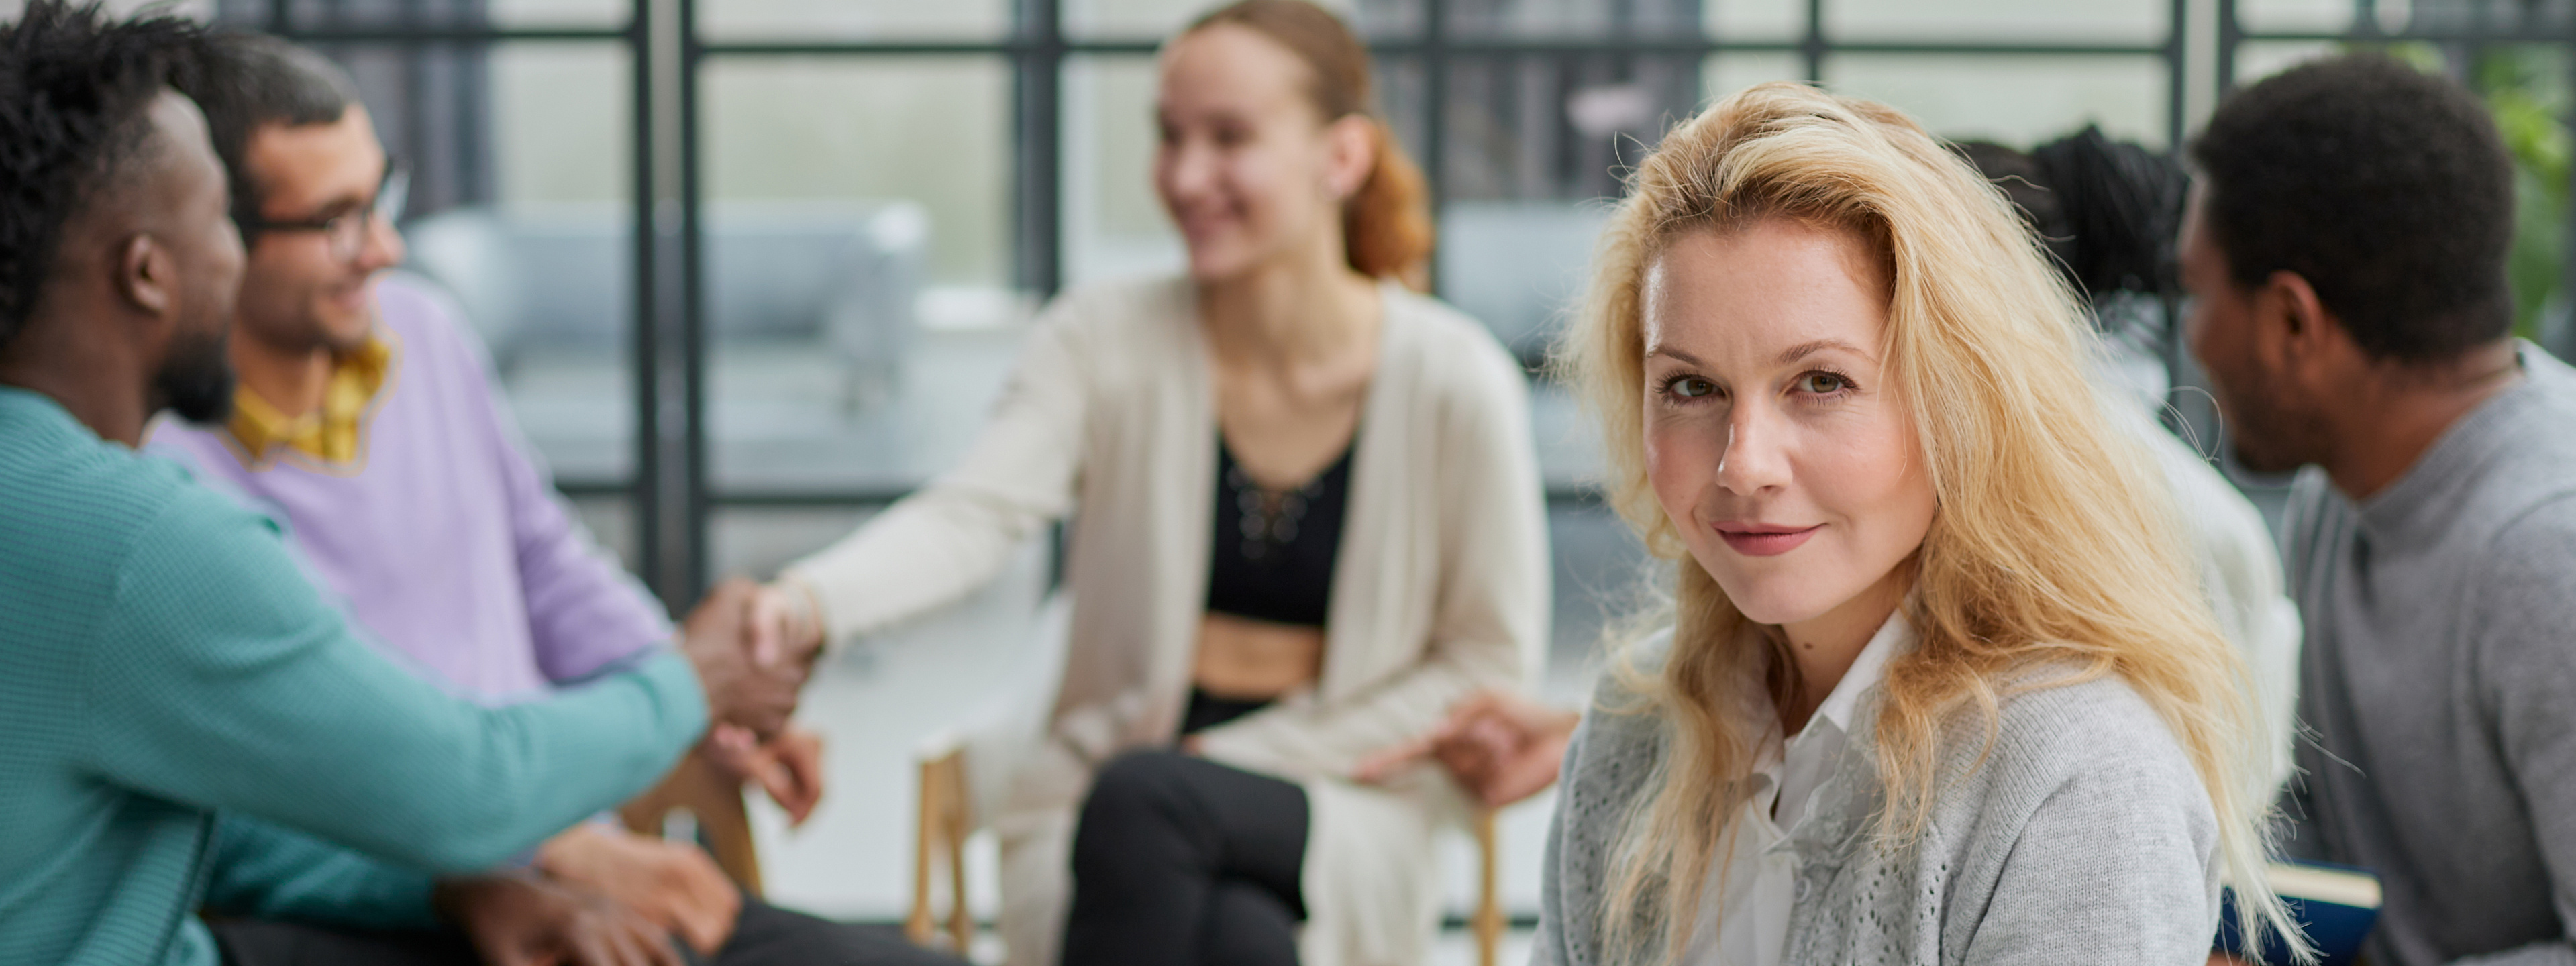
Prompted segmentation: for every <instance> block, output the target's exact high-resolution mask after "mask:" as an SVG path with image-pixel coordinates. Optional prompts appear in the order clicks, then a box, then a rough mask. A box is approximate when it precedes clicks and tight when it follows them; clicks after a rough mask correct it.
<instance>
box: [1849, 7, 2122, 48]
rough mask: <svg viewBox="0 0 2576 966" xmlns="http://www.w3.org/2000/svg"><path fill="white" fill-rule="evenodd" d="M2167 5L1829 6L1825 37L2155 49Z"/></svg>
mask: <svg viewBox="0 0 2576 966" xmlns="http://www.w3.org/2000/svg"><path fill="white" fill-rule="evenodd" d="M2172 17H2173V5H2172V4H2171V3H2170V2H2167V0H2086V2H2084V3H2066V2H2064V0H1979V2H1977V3H1973V4H1956V3H1920V2H1915V0H1834V2H1832V3H1829V4H1826V5H1825V35H1826V36H1827V37H1831V38H1833V39H1835V40H1855V41H1857V40H1870V41H1893V42H1904V41H1931V40H1946V41H2020V42H2044V41H2069V42H2083V43H2140V44H2152V43H2161V42H2163V40H2164V38H2165V34H2166V33H2167V31H2168V29H2169V28H2170V26H2171V23H2172Z"/></svg>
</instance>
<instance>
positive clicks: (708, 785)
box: [617, 750, 761, 898]
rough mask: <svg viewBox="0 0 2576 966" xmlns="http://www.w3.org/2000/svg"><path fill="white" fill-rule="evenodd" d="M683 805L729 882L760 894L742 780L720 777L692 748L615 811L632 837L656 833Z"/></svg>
mask: <svg viewBox="0 0 2576 966" xmlns="http://www.w3.org/2000/svg"><path fill="white" fill-rule="evenodd" d="M681 809H687V810H688V812H689V814H690V816H691V817H692V818H694V819H695V820H696V823H697V827H698V831H699V838H700V839H701V840H702V841H703V844H704V845H705V846H706V849H707V854H709V855H711V856H713V857H714V858H715V860H716V867H717V868H720V869H723V870H724V872H725V875H726V876H728V877H730V878H732V879H733V881H734V884H736V885H739V886H741V887H742V889H743V891H744V892H747V893H749V894H751V895H752V896H753V897H755V898H757V897H758V896H759V895H760V885H761V883H760V853H759V849H758V848H757V847H755V846H754V845H753V843H752V838H751V813H750V812H749V811H748V810H747V809H745V808H744V806H743V803H742V784H741V783H740V782H736V781H733V780H731V779H728V778H726V777H725V776H724V774H723V773H722V772H719V771H717V770H716V767H715V766H714V765H712V764H709V763H708V762H707V760H706V759H704V758H701V757H699V756H698V753H697V752H696V751H695V750H692V751H690V752H689V754H688V755H687V756H686V757H683V758H681V759H680V764H679V766H678V767H676V768H673V769H671V773H670V774H669V775H667V776H665V777H664V778H663V779H662V783H661V784H659V785H655V786H653V789H652V790H651V791H647V792H645V793H644V794H643V795H641V796H639V797H637V798H636V799H635V800H634V801H631V802H628V803H626V804H625V805H623V806H620V807H619V808H618V809H617V814H618V818H619V820H620V821H621V822H622V823H623V824H624V825H625V826H626V828H627V830H628V831H630V832H634V833H635V834H637V835H650V836H656V837H659V836H660V835H661V834H662V830H663V825H664V821H665V819H667V818H669V817H670V815H671V814H672V813H674V812H677V811H679V810H681Z"/></svg>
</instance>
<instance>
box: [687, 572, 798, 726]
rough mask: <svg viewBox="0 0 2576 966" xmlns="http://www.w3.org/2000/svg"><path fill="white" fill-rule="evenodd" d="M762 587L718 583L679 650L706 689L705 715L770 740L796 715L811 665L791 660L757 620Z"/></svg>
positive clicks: (702, 603) (694, 616)
mask: <svg viewBox="0 0 2576 966" xmlns="http://www.w3.org/2000/svg"><path fill="white" fill-rule="evenodd" d="M760 592H761V588H760V586H759V585H757V584H754V583H752V582H750V581H748V580H743V579H741V578H738V577H737V578H732V579H728V580H726V581H725V582H724V583H721V584H718V585H716V588H715V590H714V591H712V592H710V593H708V594H707V598H706V599H705V600H703V601H700V602H699V603H698V607H697V609H696V610H693V611H690V612H689V617H688V620H686V621H684V622H682V624H681V642H680V650H681V652H682V653H683V654H685V655H687V656H688V658H689V663H690V664H692V665H695V666H696V668H697V671H698V682H699V684H700V685H701V686H703V687H704V688H706V695H707V717H708V719H709V721H710V722H711V723H715V724H735V725H741V726H743V727H745V728H748V729H750V730H751V732H752V734H754V735H756V736H760V737H763V738H766V737H768V736H770V735H774V734H777V733H778V731H779V729H781V728H784V727H786V725H787V717H788V716H789V715H791V714H794V713H795V712H796V690H797V688H799V687H801V686H803V685H804V683H805V672H806V670H807V668H808V667H809V664H808V663H807V662H805V661H802V660H790V659H788V657H789V655H788V654H787V651H786V648H785V647H784V646H783V645H782V644H780V643H779V642H778V641H777V640H776V639H775V638H774V637H772V636H771V631H772V630H774V627H773V628H769V629H764V628H763V627H762V624H761V622H760V621H756V620H754V619H753V618H754V608H753V602H754V600H755V599H756V598H757V597H758V596H759V595H760Z"/></svg>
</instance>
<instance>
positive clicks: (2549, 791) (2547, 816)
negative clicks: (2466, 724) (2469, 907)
mask: <svg viewBox="0 0 2576 966" xmlns="http://www.w3.org/2000/svg"><path fill="white" fill-rule="evenodd" d="M2487 560H2488V563H2489V567H2488V568H2487V572H2486V573H2485V574H2484V575H2483V577H2482V579H2480V580H2478V581H2476V582H2475V585H2476V586H2478V587H2479V588H2480V590H2479V592H2478V593H2479V598H2480V599H2479V601H2478V606H2477V607H2475V608H2473V609H2472V613H2475V614H2477V615H2478V624H2477V626H2476V629H2475V630H2474V631H2473V637H2472V646H2473V647H2474V649H2475V653H2476V654H2477V660H2478V664H2479V668H2480V673H2479V677H2480V679H2481V680H2482V681H2483V685H2482V686H2483V688H2484V690H2485V692H2486V703H2487V706H2488V707H2487V720H2488V723H2489V726H2490V727H2492V728H2493V729H2494V734H2495V736H2496V740H2497V744H2498V747H2499V748H2500V750H2501V751H2502V752H2503V753H2504V758H2505V761H2506V764H2507V766H2508V767H2510V768H2511V769H2512V771H2513V781H2514V784H2515V785H2516V786H2518V787H2519V788H2520V790H2521V792H2522V800H2523V805H2524V807H2523V813H2524V814H2526V815H2529V816H2530V817H2531V823H2532V836H2533V838H2534V840H2535V843H2536V844H2537V845H2538V846H2539V848H2540V857H2541V861H2542V862H2543V863H2544V864H2546V866H2547V868H2548V871H2549V889H2550V897H2549V898H2550V906H2551V907H2552V908H2553V909H2555V910H2556V911H2557V913H2558V922H2559V927H2560V929H2561V930H2562V933H2561V935H2559V936H2557V937H2555V938H2552V939H2549V940H2545V941H2542V942H2537V943H2531V944H2528V945H2524V946H2520V947H2516V948H2514V949H2511V950H2507V951H2504V952H2501V953H2494V954H2490V955H2485V956H2479V957H2474V958H2472V959H2466V960H2461V962H2463V963H2476V964H2480V966H2541V964H2552V966H2561V964H2570V963H2576V698H2571V696H2576V493H2571V494H2567V495H2563V496H2560V497H2559V498H2557V499H2555V500H2553V501H2550V502H2548V503H2544V504H2542V505H2541V506H2540V507H2538V508H2537V509H2535V510H2533V511H2531V512H2529V513H2527V514H2525V515H2524V517H2523V518H2522V519H2521V520H2518V521H2516V522H2515V523H2514V524H2512V525H2510V526H2507V527H2505V528H2504V530H2503V532H2502V534H2501V536H2499V538H2498V539H2497V542H2496V546H2495V549H2494V552H2493V553H2490V554H2488V557H2487Z"/></svg>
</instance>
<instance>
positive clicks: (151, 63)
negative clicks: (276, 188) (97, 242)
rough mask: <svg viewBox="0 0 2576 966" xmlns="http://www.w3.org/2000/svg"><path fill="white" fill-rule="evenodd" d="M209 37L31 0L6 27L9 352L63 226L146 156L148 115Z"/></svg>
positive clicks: (0, 275) (2, 216) (0, 193)
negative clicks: (13, 21)
mask: <svg viewBox="0 0 2576 966" xmlns="http://www.w3.org/2000/svg"><path fill="white" fill-rule="evenodd" d="M203 36H204V33H203V31H202V29H201V28H199V27H198V26H197V25H195V24H192V23H189V22H188V21H185V20H181V19H178V18H176V17H170V16H144V17H137V18H135V19H131V20H124V21H112V20H110V19H108V18H107V16H106V15H105V14H104V13H102V12H101V11H100V9H99V6H98V4H96V3H88V4H81V5H77V6H76V5H73V4H71V3H67V2H64V0H30V2H29V3H28V4H27V6H26V8H25V11H24V12H23V13H21V14H20V15H19V18H18V22H16V23H11V24H0V346H5V345H7V344H8V343H9V342H10V341H12V340H14V339H15V338H16V337H17V335H18V332H19V331H20V330H21V329H24V328H25V327H26V324H27V318H28V316H29V314H30V313H32V312H33V311H34V310H35V307H36V301H37V299H39V298H41V297H42V296H43V294H44V290H45V286H46V283H47V281H48V280H49V279H50V278H52V276H53V273H54V263H55V258H56V255H57V252H58V250H59V249H60V248H61V247H62V238H63V229H64V226H66V225H68V224H70V223H71V222H72V220H73V219H74V218H75V217H77V216H79V215H81V214H83V213H84V212H86V211H87V210H88V207H89V202H90V201H91V199H92V198H93V197H94V196H95V195H96V194H98V193H99V192H100V191H102V190H104V189H107V188H109V187H112V186H113V185H114V184H116V182H117V181H118V180H119V178H120V176H121V175H122V174H123V173H124V170H125V168H126V167H127V166H128V165H130V164H132V163H133V162H135V161H136V160H137V159H138V158H140V157H142V156H143V154H144V153H145V152H144V148H145V146H146V144H147V143H148V142H149V140H150V138H151V131H152V128H151V122H150V121H149V120H148V119H147V117H146V114H145V111H146V109H147V108H148V107H149V106H150V105H151V103H152V99H153V98H154V97H155V96H156V95H158V94H159V92H160V91H161V90H162V89H164V88H166V87H170V86H172V85H174V84H175V83H177V82H178V81H179V80H180V79H181V77H182V75H184V74H185V73H187V71H188V70H189V69H190V68H191V66H192V65H193V64H194V63H195V61H196V57H197V53H198V50H199V45H200V42H201V40H202V38H203Z"/></svg>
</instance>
